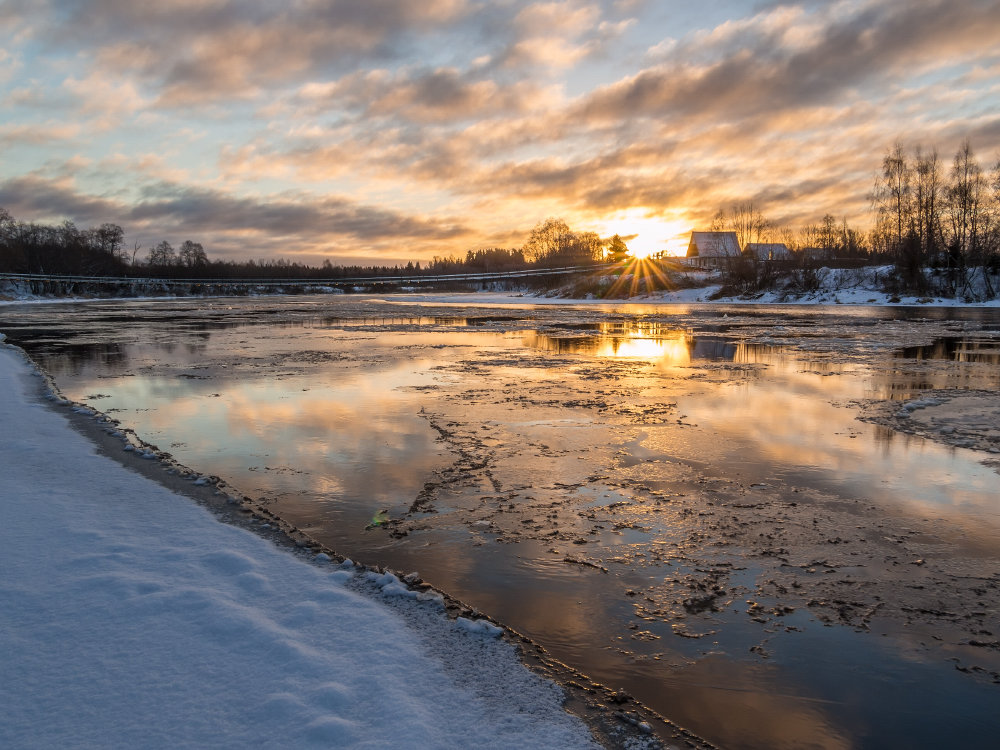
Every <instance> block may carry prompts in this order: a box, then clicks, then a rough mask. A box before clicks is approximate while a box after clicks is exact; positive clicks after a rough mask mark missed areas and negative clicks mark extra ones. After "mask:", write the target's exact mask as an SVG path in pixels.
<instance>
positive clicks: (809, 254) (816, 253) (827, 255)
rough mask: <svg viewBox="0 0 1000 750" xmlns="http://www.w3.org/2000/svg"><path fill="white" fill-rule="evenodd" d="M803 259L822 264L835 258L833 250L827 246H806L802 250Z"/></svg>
mask: <svg viewBox="0 0 1000 750" xmlns="http://www.w3.org/2000/svg"><path fill="white" fill-rule="evenodd" d="M801 255H802V258H803V260H806V261H808V262H810V263H816V264H822V263H823V262H824V261H828V260H831V259H832V258H833V250H831V249H830V248H826V247H804V248H802V252H801Z"/></svg>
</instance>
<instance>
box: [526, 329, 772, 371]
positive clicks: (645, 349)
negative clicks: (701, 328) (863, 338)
mask: <svg viewBox="0 0 1000 750" xmlns="http://www.w3.org/2000/svg"><path fill="white" fill-rule="evenodd" d="M552 328H561V329H564V330H567V332H566V333H563V332H560V333H551V332H538V331H532V332H529V333H526V334H525V335H524V338H523V341H524V344H525V345H526V346H529V347H532V348H535V349H543V350H545V351H551V352H558V353H560V354H588V355H591V356H595V357H612V358H616V357H617V358H623V359H624V358H632V359H645V360H655V361H656V362H657V363H658V364H660V365H661V366H673V367H684V366H686V365H689V364H691V362H693V361H698V360H704V361H708V362H734V363H737V364H750V363H757V362H759V361H761V356H762V355H763V356H768V355H770V354H772V353H773V352H774V351H776V349H775V347H773V346H766V345H761V344H750V343H747V342H745V341H741V340H739V339H734V338H730V337H726V336H718V335H711V334H699V335H695V334H693V333H690V332H688V331H682V330H677V329H676V328H672V327H670V326H667V325H664V324H663V323H659V322H650V321H622V320H617V321H610V322H602V323H590V324H576V325H574V324H563V325H560V326H552ZM569 331H580V332H586V333H584V334H577V335H571V334H570V333H569Z"/></svg>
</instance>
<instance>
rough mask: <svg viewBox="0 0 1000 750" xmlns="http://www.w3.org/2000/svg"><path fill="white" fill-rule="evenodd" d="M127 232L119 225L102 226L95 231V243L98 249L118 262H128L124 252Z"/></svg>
mask: <svg viewBox="0 0 1000 750" xmlns="http://www.w3.org/2000/svg"><path fill="white" fill-rule="evenodd" d="M124 242H125V230H124V229H122V228H121V227H120V226H118V225H117V224H101V226H99V227H98V228H97V229H95V230H94V243H95V244H96V245H97V249H98V250H99V251H100V252H102V253H104V254H105V255H109V256H111V257H112V258H115V259H116V260H127V259H128V254H127V253H126V252H125V251H124Z"/></svg>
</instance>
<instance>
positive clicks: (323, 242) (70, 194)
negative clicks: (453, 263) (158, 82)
mask: <svg viewBox="0 0 1000 750" xmlns="http://www.w3.org/2000/svg"><path fill="white" fill-rule="evenodd" d="M0 206H3V207H4V208H6V209H7V210H8V211H9V212H10V213H11V214H12V215H13V216H15V217H16V218H18V219H21V220H39V221H44V222H59V221H62V220H67V219H68V220H71V221H74V222H75V223H77V224H79V225H83V226H90V225H97V224H101V223H104V222H113V223H118V224H121V225H122V226H123V227H125V229H126V231H127V233H128V234H129V236H130V237H136V236H137V237H139V238H140V239H144V240H145V241H146V242H148V243H153V242H155V241H157V240H158V239H162V238H163V237H174V238H177V237H184V238H192V239H197V240H198V241H202V242H203V244H205V246H206V249H208V250H210V251H211V250H219V249H221V250H222V252H223V254H227V253H237V254H244V255H245V254H246V249H247V248H246V247H242V248H241V247H240V246H239V245H240V243H241V242H245V243H249V244H251V245H252V246H253V247H254V248H255V249H256V248H267V249H270V250H276V249H278V248H282V249H283V250H284V255H286V256H287V255H294V254H295V253H296V252H311V253H314V254H318V255H322V254H323V252H324V249H334V248H335V249H337V250H338V251H339V252H340V254H341V255H345V254H346V255H350V254H352V248H351V245H353V244H357V245H360V246H361V248H360V250H361V251H362V252H364V251H368V252H369V253H370V252H371V251H372V249H373V248H382V250H384V251H392V252H395V253H396V255H394V256H392V257H395V258H398V257H404V256H405V253H404V252H402V249H401V248H400V247H399V245H400V243H406V242H413V243H415V244H416V245H417V246H419V247H421V249H423V248H424V247H425V246H426V245H428V244H433V243H435V242H437V243H440V242H447V241H450V240H454V239H456V238H460V237H467V236H468V235H469V229H468V227H466V226H465V225H464V224H463V223H462V222H461V221H458V220H454V219H447V218H445V219H432V218H429V217H419V216H411V215H406V214H403V213H400V212H396V211H391V210H387V209H382V208H377V207H373V206H366V205H362V204H359V203H356V202H354V201H351V200H349V199H346V198H339V197H324V198H316V197H314V196H306V195H279V196H272V197H270V198H264V197H254V198H249V197H239V196H233V195H227V194H225V193H222V192H219V191H215V190H209V189H204V188H195V187H186V186H181V185H173V184H168V183H159V184H154V185H150V186H147V188H146V189H145V190H144V191H143V195H142V197H141V198H140V199H139V200H138V201H135V202H132V201H125V200H122V199H120V198H119V199H116V198H105V197H95V196H89V195H86V194H85V193H83V192H80V191H79V190H77V189H76V187H75V185H74V184H73V182H72V180H68V179H66V180H48V179H45V178H43V177H41V176H37V175H30V176H24V177H19V178H15V179H11V180H7V181H6V182H2V183H0ZM224 238H228V239H224ZM345 248H346V249H345ZM373 260H374V258H373Z"/></svg>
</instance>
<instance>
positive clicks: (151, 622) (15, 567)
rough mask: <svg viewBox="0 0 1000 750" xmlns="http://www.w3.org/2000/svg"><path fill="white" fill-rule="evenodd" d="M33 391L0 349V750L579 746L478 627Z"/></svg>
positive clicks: (574, 729) (17, 363) (26, 371)
mask: <svg viewBox="0 0 1000 750" xmlns="http://www.w3.org/2000/svg"><path fill="white" fill-rule="evenodd" d="M38 385H39V383H38V381H37V378H36V376H35V375H33V374H32V373H31V371H30V368H29V366H28V365H27V363H26V362H25V360H24V358H23V356H22V355H21V353H20V352H19V351H18V350H16V349H14V348H13V347H9V346H7V345H0V411H2V413H3V414H4V430H3V431H2V433H0V508H2V512H3V522H2V523H0V570H2V571H3V575H2V576H0V655H2V656H0V658H2V675H3V676H2V679H0V706H3V708H2V711H0V747H3V748H6V749H8V750H12V749H15V748H40V747H60V748H98V747H101V748H104V747H142V748H168V747H169V748H179V747H213V748H246V747H303V748H308V747H327V748H328V747H337V748H369V747H393V748H445V747H449V748H453V747H493V748H528V747H539V748H540V747H546V748H552V747H560V748H571V747H594V746H595V745H594V744H593V741H592V739H591V737H590V735H589V733H588V731H587V729H586V727H585V725H584V724H583V722H582V721H580V720H579V719H577V718H576V717H573V716H570V715H569V714H567V713H565V712H564V711H563V710H562V708H561V700H562V693H561V690H560V689H559V688H558V687H557V686H555V685H554V684H552V683H550V682H547V681H545V680H543V679H541V678H540V677H538V676H537V675H535V674H533V673H531V672H529V671H528V670H527V669H526V668H525V667H524V666H523V665H522V664H521V663H520V662H519V661H518V660H517V657H516V653H515V651H514V648H513V646H511V645H510V644H509V643H507V642H506V641H503V640H499V639H495V638H494V637H492V636H494V635H495V633H494V632H493V630H492V628H495V626H493V625H492V624H491V623H488V622H486V621H484V620H482V621H478V622H473V621H469V622H470V623H472V625H471V626H465V625H463V624H461V623H459V624H455V623H454V622H452V621H449V620H448V619H447V616H446V614H445V613H444V611H443V610H442V608H441V601H440V595H437V594H436V593H435V592H432V591H424V592H420V593H421V594H423V595H424V596H423V599H421V595H420V594H415V595H414V596H412V597H411V594H414V592H411V591H410V590H409V589H408V588H406V587H405V586H404V585H403V583H402V582H401V581H400V580H399V579H398V578H397V577H396V576H394V575H392V574H384V575H382V574H374V577H373V579H372V581H371V582H366V581H364V580H363V575H364V574H361V573H360V572H359V571H358V570H357V569H355V568H354V566H353V565H352V564H350V563H349V562H348V563H344V564H336V563H334V562H333V561H331V560H330V558H329V556H327V555H320V556H316V558H315V559H313V560H311V561H310V560H307V559H305V558H304V557H303V556H300V555H296V554H293V553H292V552H289V551H286V550H284V549H281V548H279V547H277V546H275V545H273V544H271V543H270V542H268V541H267V540H265V539H263V538H261V537H258V536H256V535H254V534H252V533H250V532H248V531H245V530H243V529H241V528H238V527H235V526H230V525H226V524H223V523H221V522H219V521H218V520H217V519H216V518H215V517H214V516H212V515H211V513H209V512H208V511H207V510H205V509H203V508H201V507H200V506H198V505H196V504H195V503H194V502H192V501H191V500H189V499H187V498H185V497H182V496H180V495H177V494H174V493H172V492H171V491H169V490H167V489H166V488H164V487H162V486H161V485H159V484H156V483H155V482H152V481H151V480H147V479H145V478H144V477H142V476H140V475H138V474H135V473H133V472H131V471H129V470H128V469H126V468H125V467H123V466H122V465H120V464H118V463H117V462H115V461H113V460H111V459H110V458H107V457H105V456H102V455H99V454H98V453H97V452H96V449H95V448H94V447H93V445H92V444H91V443H90V442H88V441H87V440H86V439H85V438H84V437H83V436H81V435H80V434H78V433H77V432H75V431H74V430H73V429H72V428H71V427H70V426H69V424H68V423H67V421H66V420H65V419H64V418H63V416H62V415H61V414H59V413H58V412H57V411H56V410H54V409H52V408H51V407H49V406H48V405H45V404H44V403H42V402H41V400H39V399H35V398H33V397H32V396H31V394H32V392H33V391H34V389H36V388H37V387H38ZM345 582H346V583H347V584H350V585H345ZM368 583H370V584H371V587H372V588H373V590H374V591H375V592H376V593H375V594H374V595H373V596H371V597H369V596H366V595H363V594H362V593H359V592H358V591H356V590H354V589H353V588H352V587H351V585H354V584H360V585H368ZM379 589H381V591H382V592H384V594H399V592H398V591H397V589H402V590H405V591H407V592H409V593H407V594H405V595H402V596H398V595H397V596H392V597H388V596H384V595H383V594H379V593H378V590H379ZM387 589H388V590H387ZM407 607H408V608H409V609H406V608H407ZM487 626H489V627H487Z"/></svg>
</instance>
